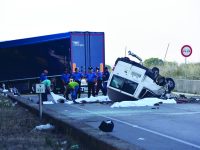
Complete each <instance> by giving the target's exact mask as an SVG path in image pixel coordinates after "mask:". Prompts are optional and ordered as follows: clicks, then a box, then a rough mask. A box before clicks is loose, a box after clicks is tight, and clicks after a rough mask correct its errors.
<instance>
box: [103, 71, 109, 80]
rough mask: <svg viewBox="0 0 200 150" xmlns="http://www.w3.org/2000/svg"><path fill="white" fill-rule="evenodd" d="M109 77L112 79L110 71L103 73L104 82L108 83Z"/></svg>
mask: <svg viewBox="0 0 200 150" xmlns="http://www.w3.org/2000/svg"><path fill="white" fill-rule="evenodd" d="M109 77H110V73H109V71H105V72H104V73H103V81H108V79H109Z"/></svg>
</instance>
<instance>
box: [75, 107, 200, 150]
mask: <svg viewBox="0 0 200 150" xmlns="http://www.w3.org/2000/svg"><path fill="white" fill-rule="evenodd" d="M71 106H72V105H71ZM72 107H75V108H77V109H80V110H83V111H86V112H89V113H91V114H95V115H97V116H101V117H104V118H107V119H110V120H114V121H117V122H120V123H123V124H125V125H128V126H130V127H133V128H138V129H140V130H143V131H147V132H150V133H153V134H155V135H159V136H162V137H165V138H168V139H170V140H174V141H176V142H179V143H182V144H185V145H188V146H192V147H195V148H198V149H200V145H196V144H193V143H190V142H187V141H184V140H181V139H178V138H175V137H173V136H169V135H166V134H163V133H161V132H157V131H154V130H151V129H147V128H144V127H141V126H138V125H135V124H131V123H128V122H125V121H122V120H119V119H116V118H112V117H108V116H104V115H100V114H98V113H95V112H92V111H89V110H87V109H84V108H80V107H78V106H72Z"/></svg>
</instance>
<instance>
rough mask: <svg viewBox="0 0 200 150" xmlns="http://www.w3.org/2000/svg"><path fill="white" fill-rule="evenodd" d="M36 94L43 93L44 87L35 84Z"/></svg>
mask: <svg viewBox="0 0 200 150" xmlns="http://www.w3.org/2000/svg"><path fill="white" fill-rule="evenodd" d="M36 93H39V94H40V93H45V85H44V84H36Z"/></svg>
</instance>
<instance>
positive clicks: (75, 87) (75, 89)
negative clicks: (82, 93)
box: [68, 81, 79, 103]
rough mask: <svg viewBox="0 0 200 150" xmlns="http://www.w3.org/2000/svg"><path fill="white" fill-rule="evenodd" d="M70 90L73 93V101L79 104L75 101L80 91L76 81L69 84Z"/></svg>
mask: <svg viewBox="0 0 200 150" xmlns="http://www.w3.org/2000/svg"><path fill="white" fill-rule="evenodd" d="M68 89H69V90H70V93H71V99H72V101H73V102H74V103H77V102H76V101H75V100H76V99H77V93H78V90H79V84H78V83H77V82H75V81H71V82H69V84H68Z"/></svg>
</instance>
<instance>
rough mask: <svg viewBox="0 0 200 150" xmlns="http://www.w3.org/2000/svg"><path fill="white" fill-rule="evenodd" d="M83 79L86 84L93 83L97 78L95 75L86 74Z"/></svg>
mask: <svg viewBox="0 0 200 150" xmlns="http://www.w3.org/2000/svg"><path fill="white" fill-rule="evenodd" d="M85 77H86V79H87V82H95V80H96V77H97V76H96V74H95V73H87V74H86V76H85Z"/></svg>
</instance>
